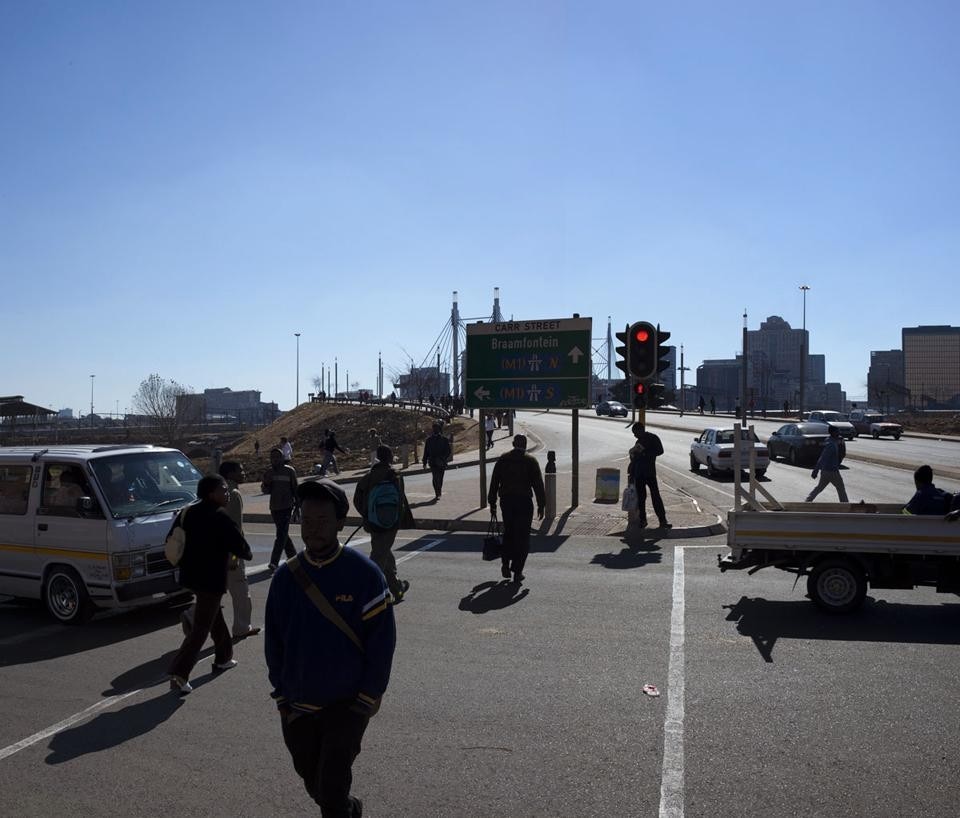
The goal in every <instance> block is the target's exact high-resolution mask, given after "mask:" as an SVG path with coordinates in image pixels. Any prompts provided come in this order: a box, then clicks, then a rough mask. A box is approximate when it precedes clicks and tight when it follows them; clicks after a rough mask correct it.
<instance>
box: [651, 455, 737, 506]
mask: <svg viewBox="0 0 960 818" xmlns="http://www.w3.org/2000/svg"><path fill="white" fill-rule="evenodd" d="M657 468H658V469H663V470H664V471H669V472H673V473H674V474H676V475H677V476H679V477H683V478H685V479H687V480H692V481H693V482H694V483H696V485H697V486H702V487H703V488H705V489H710V490H711V491H715V492H716V493H717V494H722V495H723V496H724V497H726V498H727V499H728V500H732V499H733V493H732V492H727V491H723V489H718V488H717V487H716V486H712V485H710V484H709V483H705V482H703V481H702V480H694V479H693V478H692V477H691V476H690V474H688V473H687V472H685V471H680V470H679V469H675V468H673V467H672V466H665V465H663V464H662V463H658V464H657Z"/></svg>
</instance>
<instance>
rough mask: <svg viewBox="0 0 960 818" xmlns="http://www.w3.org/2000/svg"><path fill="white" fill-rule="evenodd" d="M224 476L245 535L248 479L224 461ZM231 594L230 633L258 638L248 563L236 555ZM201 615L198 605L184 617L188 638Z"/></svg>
mask: <svg viewBox="0 0 960 818" xmlns="http://www.w3.org/2000/svg"><path fill="white" fill-rule="evenodd" d="M220 476H221V477H222V478H223V479H224V480H226V481H227V505H226V506H225V508H226V512H227V516H228V517H229V518H230V519H231V520H232V521H233V524H234V525H235V526H236V527H237V528H238V529H239V531H240V533H241V534H243V495H242V494H241V493H240V483H242V482H243V478H244V477H245V476H246V475H245V473H244V470H243V464H242V463H238V462H237V461H235V460H224V461H223V463H221V464H220ZM227 593H229V594H230V599H231V601H232V602H233V627H232V628H231V629H230V632H231V633H232V634H233V638H234V641H236V640H238V639H246V638H247V637H248V636H256V635H257V634H258V633H260V628H258V627H254V626H253V625H252V624H251V619H252V616H253V600H252V599H251V598H250V585H249V583H248V582H247V572H246V563H245V562H244V561H243V560H242V559H240V558H239V557H236V556H234V555H232V554H231V555H230V561H229V563H228V566H227ZM196 611H197V604H196V602H194V603H193V605H191V606H190V607H189V608H187V610H185V611H184V612H183V613H182V614H180V625H181V627H182V628H183V633H184V635H185V636H186V635H187V634H188V633H189V632H190V629H191V628H192V627H193V621H194V617H195V615H196Z"/></svg>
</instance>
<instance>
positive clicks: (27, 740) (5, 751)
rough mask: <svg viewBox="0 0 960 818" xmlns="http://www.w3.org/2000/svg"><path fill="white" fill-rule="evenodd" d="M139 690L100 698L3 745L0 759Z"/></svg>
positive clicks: (139, 691) (54, 733)
mask: <svg viewBox="0 0 960 818" xmlns="http://www.w3.org/2000/svg"><path fill="white" fill-rule="evenodd" d="M141 692H142V689H137V690H131V691H129V692H127V693H120V694H118V695H116V696H109V697H108V698H106V699H102V700H100V701H99V702H97V703H96V704H92V705H90V707H88V708H87V709H86V710H81V711H80V712H79V713H74V714H73V715H72V716H69V717H68V718H65V719H64V720H63V721H58V722H57V723H56V724H54V725H52V726H51V727H47V728H46V729H45V730H41V731H40V732H39V733H34V734H33V735H32V736H28V737H27V738H25V739H23V740H21V741H18V742H17V743H16V744H11V745H10V746H9V747H4V748H3V749H2V750H0V761H2V760H3V759H5V758H9V757H10V756H12V755H13V754H14V753H19V752H20V751H21V750H25V749H26V748H27V747H30V746H32V745H34V744H36V743H37V742H38V741H43V740H44V739H45V738H49V737H50V736H53V735H56V734H57V733H59V732H61V731H63V730H66V729H67V728H68V727H72V726H73V725H74V724H77V723H78V722H81V721H83V720H84V719H86V718H89V717H90V716H92V715H93V714H94V713H96V712H98V711H100V710H104V709H106V708H107V707H110V706H112V705H114V704H116V703H117V702H120V701H123V700H124V699H128V698H130V697H131V696H136V695H137V693H141Z"/></svg>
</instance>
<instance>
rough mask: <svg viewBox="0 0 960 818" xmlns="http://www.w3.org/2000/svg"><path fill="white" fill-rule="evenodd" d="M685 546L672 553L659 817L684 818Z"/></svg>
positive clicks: (680, 546) (678, 547) (679, 546)
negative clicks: (671, 597) (665, 706)
mask: <svg viewBox="0 0 960 818" xmlns="http://www.w3.org/2000/svg"><path fill="white" fill-rule="evenodd" d="M683 553H684V547H683V546H682V545H678V546H677V547H676V548H675V549H674V550H673V608H672V610H671V612H670V665H669V668H668V670H667V712H666V717H665V718H664V722H663V772H662V774H661V777H660V818H683V776H684V774H683V701H684V678H683V674H684V657H683V639H684V633H683V631H684V607H683V604H684V601H683V596H684V569H683Z"/></svg>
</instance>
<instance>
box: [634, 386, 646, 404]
mask: <svg viewBox="0 0 960 818" xmlns="http://www.w3.org/2000/svg"><path fill="white" fill-rule="evenodd" d="M633 408H634V409H646V408H647V385H646V384H645V383H643V381H641V382H640V383H635V384H634V385H633Z"/></svg>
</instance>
